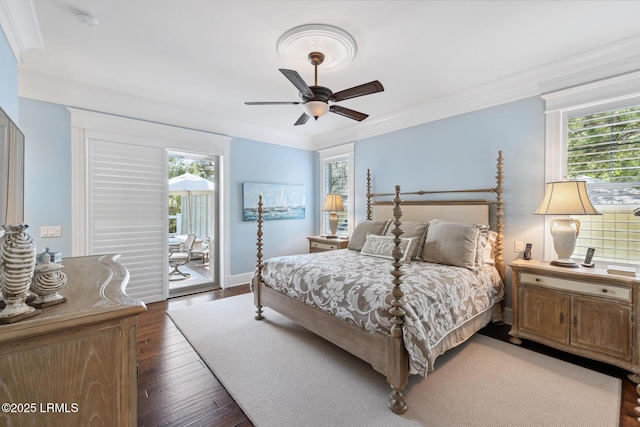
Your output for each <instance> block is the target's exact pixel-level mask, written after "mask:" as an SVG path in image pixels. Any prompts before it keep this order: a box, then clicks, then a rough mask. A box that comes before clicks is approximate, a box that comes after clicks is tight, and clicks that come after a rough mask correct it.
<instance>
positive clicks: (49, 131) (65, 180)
mask: <svg viewBox="0 0 640 427" xmlns="http://www.w3.org/2000/svg"><path fill="white" fill-rule="evenodd" d="M19 105H20V117H21V119H22V125H21V126H20V129H21V130H22V132H23V133H24V136H25V182H24V188H25V197H24V211H25V222H26V223H27V224H29V225H31V227H32V228H30V229H29V230H30V234H31V237H33V240H34V242H35V244H36V248H37V251H38V252H41V251H42V250H44V248H45V247H50V248H51V249H52V251H55V252H61V253H62V254H63V256H68V255H69V254H70V253H71V128H70V127H69V125H70V116H69V111H68V110H67V108H66V107H64V106H62V105H58V104H51V103H48V102H42V101H34V100H32V99H26V98H20V101H19ZM54 225H57V226H60V227H61V231H62V235H61V237H47V238H41V237H40V227H41V226H54Z"/></svg>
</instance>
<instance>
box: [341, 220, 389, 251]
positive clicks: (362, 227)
mask: <svg viewBox="0 0 640 427" xmlns="http://www.w3.org/2000/svg"><path fill="white" fill-rule="evenodd" d="M388 222H389V221H388V220H386V219H385V220H376V221H374V220H370V219H367V220H364V221H362V222H361V223H360V224H358V225H357V226H356V229H355V230H353V233H351V237H350V238H349V245H348V246H347V248H348V249H351V250H354V251H360V250H362V247H363V246H364V242H365V241H366V240H367V234H376V235H378V236H379V235H381V234H382V233H384V230H385V229H386V227H387V223H388Z"/></svg>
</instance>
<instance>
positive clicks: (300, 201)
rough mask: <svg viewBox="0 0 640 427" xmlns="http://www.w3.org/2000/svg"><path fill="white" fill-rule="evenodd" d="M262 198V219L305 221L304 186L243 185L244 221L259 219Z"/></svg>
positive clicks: (257, 183)
mask: <svg viewBox="0 0 640 427" xmlns="http://www.w3.org/2000/svg"><path fill="white" fill-rule="evenodd" d="M259 196H262V219H263V220H265V221H269V220H280V219H304V218H305V217H306V198H305V188H304V185H300V184H276V183H259V182H244V183H242V220H243V221H256V220H257V219H258V199H259Z"/></svg>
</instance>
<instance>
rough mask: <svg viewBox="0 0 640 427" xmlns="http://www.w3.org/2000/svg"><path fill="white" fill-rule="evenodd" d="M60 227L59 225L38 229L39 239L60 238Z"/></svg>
mask: <svg viewBox="0 0 640 427" xmlns="http://www.w3.org/2000/svg"><path fill="white" fill-rule="evenodd" d="M61 235H62V227H60V226H59V225H54V226H46V227H40V237H60V236H61Z"/></svg>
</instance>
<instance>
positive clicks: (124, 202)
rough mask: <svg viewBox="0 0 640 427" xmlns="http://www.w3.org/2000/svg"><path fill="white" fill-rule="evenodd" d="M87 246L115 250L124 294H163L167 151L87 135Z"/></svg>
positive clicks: (150, 297) (140, 296)
mask: <svg viewBox="0 0 640 427" xmlns="http://www.w3.org/2000/svg"><path fill="white" fill-rule="evenodd" d="M89 142H90V144H89V169H88V173H89V186H88V189H89V190H88V192H89V195H88V197H89V199H90V203H89V204H88V206H89V209H90V211H89V212H88V215H89V221H88V224H90V230H88V232H89V233H88V236H89V248H90V251H91V253H92V254H94V255H98V254H110V253H119V254H121V257H120V259H119V262H120V263H121V264H122V265H124V266H125V267H126V268H127V270H129V273H130V280H129V284H128V286H127V289H126V291H127V295H129V296H131V297H133V298H138V299H145V300H148V301H152V300H155V301H158V300H160V299H163V298H164V296H163V284H164V280H165V275H166V274H167V271H166V265H165V264H166V263H167V259H166V258H167V241H166V236H165V228H166V224H165V220H166V219H165V212H166V205H165V200H164V198H165V187H166V182H167V175H166V173H167V172H166V159H165V150H164V149H162V148H156V147H146V146H137V145H131V144H122V143H115V142H110V141H102V140H95V139H92V140H89Z"/></svg>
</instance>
